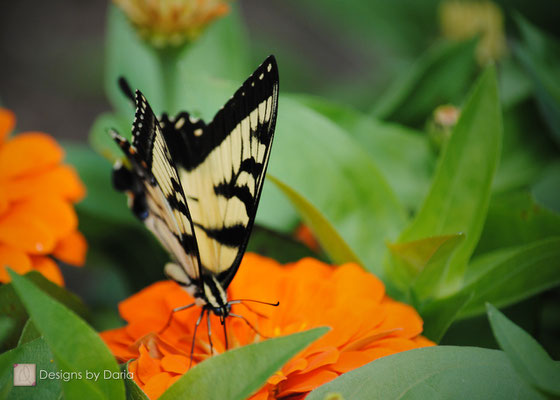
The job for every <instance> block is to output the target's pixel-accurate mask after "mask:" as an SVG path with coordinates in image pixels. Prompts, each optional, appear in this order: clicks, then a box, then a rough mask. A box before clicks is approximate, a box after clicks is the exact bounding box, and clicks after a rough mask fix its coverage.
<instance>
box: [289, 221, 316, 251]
mask: <svg viewBox="0 0 560 400" xmlns="http://www.w3.org/2000/svg"><path fill="white" fill-rule="evenodd" d="M294 237H295V238H296V239H297V240H299V241H300V242H301V243H303V244H304V245H306V246H307V247H309V248H310V249H311V250H313V251H314V252H316V253H318V252H320V251H321V245H320V244H319V242H318V241H317V238H315V235H313V231H312V230H311V229H309V227H308V226H307V225H305V224H299V225H298V227H297V228H296V230H295V231H294Z"/></svg>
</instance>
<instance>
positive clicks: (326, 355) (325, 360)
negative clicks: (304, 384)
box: [301, 347, 339, 374]
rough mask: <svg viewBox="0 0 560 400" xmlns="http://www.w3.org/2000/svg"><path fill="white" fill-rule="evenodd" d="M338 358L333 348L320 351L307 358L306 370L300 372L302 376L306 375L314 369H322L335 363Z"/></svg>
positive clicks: (337, 353)
mask: <svg viewBox="0 0 560 400" xmlns="http://www.w3.org/2000/svg"><path fill="white" fill-rule="evenodd" d="M338 357H339V351H338V350H337V349H336V348H334V347H329V348H326V349H324V350H323V351H321V352H320V353H317V354H313V355H311V356H308V357H307V362H308V365H307V368H305V369H304V370H303V371H301V373H302V374H306V373H308V372H310V371H312V370H314V369H317V368H319V367H323V366H325V365H330V364H334V363H336V361H337V360H338Z"/></svg>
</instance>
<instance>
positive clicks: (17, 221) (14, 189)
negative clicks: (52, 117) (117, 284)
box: [0, 108, 87, 285]
mask: <svg viewBox="0 0 560 400" xmlns="http://www.w3.org/2000/svg"><path fill="white" fill-rule="evenodd" d="M14 126H15V116H14V114H13V113H12V112H11V111H8V110H5V109H2V108H0V282H9V280H10V278H9V275H8V273H7V271H6V267H10V268H11V269H13V270H14V271H16V272H18V273H20V274H24V273H26V272H29V271H31V270H37V271H39V272H40V273H41V274H43V275H44V276H45V277H46V278H48V279H50V280H51V281H53V282H55V283H57V284H59V285H63V284H64V280H63V278H62V274H61V273H60V270H59V268H58V266H57V264H56V262H55V261H54V260H53V258H52V257H54V258H56V259H58V260H60V261H63V262H66V263H69V264H73V265H83V263H84V259H85V252H86V247H87V245H86V241H85V238H84V237H83V236H82V234H81V233H80V232H78V230H77V227H78V219H77V216H76V213H75V211H74V208H73V207H72V203H73V202H76V201H78V200H80V199H81V198H82V197H84V194H85V188H84V186H83V184H82V183H81V181H80V179H79V178H78V175H77V174H76V172H75V171H74V170H73V169H72V168H71V167H69V166H67V165H63V164H62V159H63V158H64V151H63V150H62V148H61V147H60V146H59V145H58V144H57V143H56V141H55V140H54V139H53V138H52V137H51V136H49V135H47V134H45V133H41V132H25V133H21V134H18V135H16V136H14V137H12V138H8V134H9V133H10V132H11V131H12V130H13V128H14Z"/></svg>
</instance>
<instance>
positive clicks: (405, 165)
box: [297, 95, 435, 210]
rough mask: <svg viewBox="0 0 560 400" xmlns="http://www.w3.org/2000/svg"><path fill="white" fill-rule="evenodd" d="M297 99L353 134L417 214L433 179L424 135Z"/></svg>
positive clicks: (337, 106)
mask: <svg viewBox="0 0 560 400" xmlns="http://www.w3.org/2000/svg"><path fill="white" fill-rule="evenodd" d="M297 99H298V100H299V101H301V102H303V103H304V104H305V105H307V106H308V107H310V108H312V109H313V110H315V111H317V112H319V113H321V114H322V115H324V116H325V117H327V118H328V119H330V120H331V121H332V122H334V123H335V124H337V125H338V126H340V127H341V128H342V129H344V130H345V131H346V132H348V134H350V135H351V136H352V137H353V138H354V139H355V140H356V141H357V142H358V143H359V144H360V145H361V146H362V147H363V148H364V149H365V150H366V151H367V152H368V154H369V155H370V156H371V158H372V159H373V161H374V162H375V164H376V165H377V166H378V167H379V171H380V172H381V173H382V175H383V176H385V178H386V179H387V182H388V183H389V185H390V186H391V188H392V189H393V190H394V191H395V194H396V195H397V196H398V198H399V199H400V201H401V202H402V203H403V204H404V205H405V206H406V207H407V208H409V209H411V210H416V209H417V208H418V207H419V206H420V202H421V201H422V199H423V198H424V197H425V196H426V193H427V192H428V189H429V185H430V182H431V179H432V174H433V169H434V164H435V156H434V152H433V151H432V149H431V148H430V144H429V142H428V140H426V137H425V135H424V134H423V133H422V132H418V131H415V130H412V129H409V128H406V127H404V126H401V125H397V124H392V123H385V122H382V121H379V120H376V119H375V118H373V117H371V116H369V115H367V114H363V113H361V112H358V111H356V110H353V109H351V108H349V107H347V106H343V105H340V104H335V103H331V102H329V101H327V100H324V99H322V98H319V97H313V96H308V95H298V96H297Z"/></svg>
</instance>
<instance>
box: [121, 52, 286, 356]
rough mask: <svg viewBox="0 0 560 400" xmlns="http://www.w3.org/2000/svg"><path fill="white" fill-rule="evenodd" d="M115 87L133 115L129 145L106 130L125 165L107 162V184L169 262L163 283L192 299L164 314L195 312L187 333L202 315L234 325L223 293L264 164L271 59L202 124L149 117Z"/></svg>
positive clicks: (138, 96) (273, 109) (240, 250)
mask: <svg viewBox="0 0 560 400" xmlns="http://www.w3.org/2000/svg"><path fill="white" fill-rule="evenodd" d="M121 88H123V90H124V91H125V93H127V94H128V96H129V97H131V98H133V100H134V102H135V105H136V114H135V118H134V123H133V126H132V143H130V142H128V141H127V140H126V139H125V138H123V137H122V136H120V135H119V134H118V133H117V132H115V131H111V135H112V137H113V138H114V140H115V141H116V142H117V144H118V145H119V146H120V148H121V149H122V151H123V152H124V154H125V155H126V157H127V159H128V163H127V164H128V165H127V166H125V165H123V163H122V162H120V161H118V162H117V163H116V164H115V167H114V169H113V184H114V186H115V187H116V189H118V190H120V191H125V192H127V194H128V195H129V206H130V208H131V209H132V211H133V212H134V214H135V215H136V216H137V217H138V218H139V219H141V220H142V221H143V222H144V223H145V225H146V226H147V227H148V229H149V230H150V231H152V232H153V233H154V235H155V236H156V237H157V238H158V239H159V241H160V242H161V243H162V244H163V246H164V247H165V248H166V249H167V250H168V251H169V253H170V254H171V256H172V257H173V261H174V262H173V263H168V264H167V265H166V266H165V273H166V275H167V276H168V277H170V278H171V279H173V280H174V281H176V282H177V283H178V284H180V285H181V286H182V287H183V288H184V289H185V290H186V291H187V292H188V293H189V294H191V296H193V297H194V299H195V303H192V304H189V305H186V306H184V307H180V308H178V309H175V310H173V311H179V310H180V309H186V308H189V307H192V306H193V305H195V304H196V305H199V306H200V307H202V312H201V314H200V317H199V319H198V321H197V324H196V326H197V327H198V324H199V323H200V321H201V320H202V318H203V316H204V314H205V313H207V314H208V317H209V314H210V312H212V313H214V314H215V315H217V316H219V317H220V320H221V322H222V324H224V322H225V318H226V317H228V316H230V315H231V316H235V317H241V316H239V315H237V314H233V313H232V312H231V305H232V304H233V303H235V302H239V301H238V300H237V301H231V300H228V297H227V293H226V290H227V287H228V285H229V284H230V283H231V281H232V279H233V277H234V276H235V273H236V272H237V269H238V268H239V264H240V263H241V259H242V257H243V254H244V252H245V249H246V247H247V242H248V240H249V234H250V232H251V229H252V227H253V223H254V221H255V215H256V212H257V206H258V203H259V198H260V195H261V191H262V187H263V182H264V177H265V173H266V168H267V165H268V160H269V156H270V148H271V145H272V139H273V136H274V128H275V124H276V114H277V109H278V67H277V65H276V60H275V59H274V57H273V56H269V57H268V58H267V59H266V60H265V61H264V62H263V63H262V64H261V65H260V66H259V67H258V68H257V70H256V71H255V72H254V73H253V74H252V75H251V76H250V77H249V78H248V79H247V80H246V81H245V82H244V83H243V85H242V86H241V87H240V88H239V89H238V90H237V91H236V92H235V94H234V95H233V96H232V97H231V98H230V99H229V101H228V102H227V103H226V104H225V105H224V106H223V107H222V108H221V109H220V110H219V111H218V112H217V113H216V115H215V116H214V119H213V120H212V122H210V123H208V124H206V123H204V122H203V121H202V120H200V119H198V118H194V117H193V116H191V115H189V114H188V113H187V112H181V113H179V114H178V115H177V116H176V117H175V118H172V117H169V116H168V115H166V114H163V115H162V116H161V118H160V119H158V118H156V116H155V114H154V112H153V111H152V109H151V107H150V105H149V104H148V101H147V100H146V98H145V97H144V95H143V94H142V93H141V92H140V91H138V90H137V91H136V93H135V95H133V94H132V91H131V90H130V88H129V87H128V85H127V84H126V83H124V81H121ZM241 318H242V317H241ZM208 319H209V318H208ZM195 329H196V328H195ZM195 332H196V330H195ZM226 340H227V335H226ZM191 351H192V349H191Z"/></svg>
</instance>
